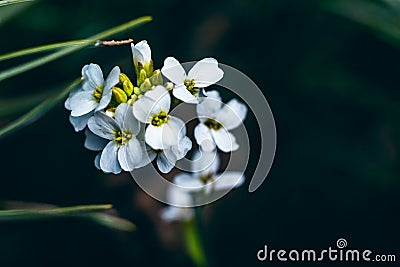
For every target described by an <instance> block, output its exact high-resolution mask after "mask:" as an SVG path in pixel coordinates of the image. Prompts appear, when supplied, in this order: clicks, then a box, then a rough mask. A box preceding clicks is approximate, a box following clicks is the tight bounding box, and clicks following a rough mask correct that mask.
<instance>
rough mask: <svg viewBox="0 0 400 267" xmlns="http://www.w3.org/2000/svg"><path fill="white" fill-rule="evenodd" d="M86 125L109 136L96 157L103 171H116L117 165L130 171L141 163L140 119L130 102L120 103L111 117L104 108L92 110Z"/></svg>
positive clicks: (117, 171) (143, 153) (119, 168)
mask: <svg viewBox="0 0 400 267" xmlns="http://www.w3.org/2000/svg"><path fill="white" fill-rule="evenodd" d="M88 127H89V129H90V131H91V132H93V133H94V134H96V135H98V136H99V137H101V138H104V139H107V140H109V142H108V143H107V145H106V146H105V147H104V149H103V151H102V152H101V156H100V161H99V166H100V168H101V169H102V170H103V171H104V172H105V173H114V174H118V173H120V172H121V169H122V170H124V171H132V170H133V169H135V168H139V167H141V166H142V165H143V164H142V162H143V160H146V157H147V155H146V154H145V149H144V147H145V146H144V143H143V142H140V141H139V140H138V138H137V135H138V134H139V132H140V123H139V121H138V120H137V119H136V118H135V117H134V116H133V113H132V107H131V106H130V105H128V104H126V103H122V104H120V105H119V106H118V107H117V109H116V110H115V119H114V118H111V117H109V116H108V115H106V114H105V113H104V112H96V113H95V114H94V115H93V117H91V118H90V119H89V122H88Z"/></svg>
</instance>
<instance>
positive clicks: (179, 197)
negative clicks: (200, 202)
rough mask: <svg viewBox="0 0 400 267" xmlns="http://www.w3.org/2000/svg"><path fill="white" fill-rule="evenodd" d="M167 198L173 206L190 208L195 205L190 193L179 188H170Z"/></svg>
mask: <svg viewBox="0 0 400 267" xmlns="http://www.w3.org/2000/svg"><path fill="white" fill-rule="evenodd" d="M166 198H167V201H168V203H170V204H171V205H173V206H183V207H189V206H191V205H192V204H193V200H192V196H191V195H190V194H189V193H188V191H187V190H184V189H183V188H180V187H178V186H170V187H168V188H167V192H166Z"/></svg>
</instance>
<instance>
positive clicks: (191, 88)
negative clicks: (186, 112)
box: [161, 57, 224, 104]
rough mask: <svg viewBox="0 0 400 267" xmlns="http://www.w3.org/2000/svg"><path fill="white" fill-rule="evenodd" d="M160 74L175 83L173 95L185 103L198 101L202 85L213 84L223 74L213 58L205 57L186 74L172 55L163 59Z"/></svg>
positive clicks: (201, 92)
mask: <svg viewBox="0 0 400 267" xmlns="http://www.w3.org/2000/svg"><path fill="white" fill-rule="evenodd" d="M161 72H162V74H163V75H164V76H165V77H167V78H168V79H169V80H170V81H171V82H173V83H174V84H175V88H174V90H173V91H172V92H173V94H174V96H175V97H176V98H178V99H180V100H182V101H183V102H186V103H192V104H193V103H194V104H196V103H199V97H200V96H201V95H202V94H204V92H203V89H202V88H204V87H207V86H210V85H212V84H215V83H216V82H218V81H219V80H221V79H222V77H223V76H224V72H223V71H222V70H221V69H220V68H219V67H218V61H217V60H215V59H214V58H205V59H202V60H200V61H199V62H197V63H196V64H195V65H194V66H193V68H192V69H191V70H190V71H189V73H188V74H186V72H185V70H184V69H183V67H182V65H181V64H180V63H179V61H178V60H176V59H175V58H173V57H168V58H166V59H165V61H164V66H163V67H162V69H161Z"/></svg>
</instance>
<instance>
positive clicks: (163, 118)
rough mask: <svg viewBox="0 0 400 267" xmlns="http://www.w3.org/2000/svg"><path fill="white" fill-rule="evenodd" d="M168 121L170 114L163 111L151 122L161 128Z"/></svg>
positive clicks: (154, 116) (153, 117)
mask: <svg viewBox="0 0 400 267" xmlns="http://www.w3.org/2000/svg"><path fill="white" fill-rule="evenodd" d="M167 121H168V113H167V112H165V111H163V110H161V111H160V113H158V114H156V115H153V116H152V117H151V119H150V122H151V124H152V125H154V126H161V125H163V124H164V123H167Z"/></svg>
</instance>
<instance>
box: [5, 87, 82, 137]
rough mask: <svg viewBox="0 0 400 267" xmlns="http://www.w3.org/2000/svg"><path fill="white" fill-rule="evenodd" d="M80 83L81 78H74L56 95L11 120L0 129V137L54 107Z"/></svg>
mask: <svg viewBox="0 0 400 267" xmlns="http://www.w3.org/2000/svg"><path fill="white" fill-rule="evenodd" d="M80 83H81V79H77V80H75V81H74V82H73V83H72V84H70V85H69V86H68V87H67V88H66V89H64V90H63V91H61V92H60V93H59V94H58V95H57V96H55V97H51V98H48V99H46V100H45V101H43V102H42V103H40V104H39V105H37V106H36V107H34V108H33V109H31V110H30V111H29V112H27V113H26V114H24V115H22V116H21V117H19V118H18V119H16V120H15V121H12V122H11V123H9V124H8V125H6V126H5V127H3V128H2V129H1V130H0V138H3V137H5V136H7V135H8V134H10V133H12V132H14V131H16V130H18V129H20V128H21V127H23V126H25V125H27V124H29V123H31V122H32V121H34V120H36V119H38V118H39V117H40V116H41V115H43V114H44V113H45V112H46V111H48V110H49V109H51V108H52V107H54V106H55V105H56V104H57V103H58V102H60V101H61V100H63V99H64V98H65V97H66V96H67V95H68V93H69V92H70V91H71V90H72V89H73V88H74V87H75V86H77V85H78V84H80Z"/></svg>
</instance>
